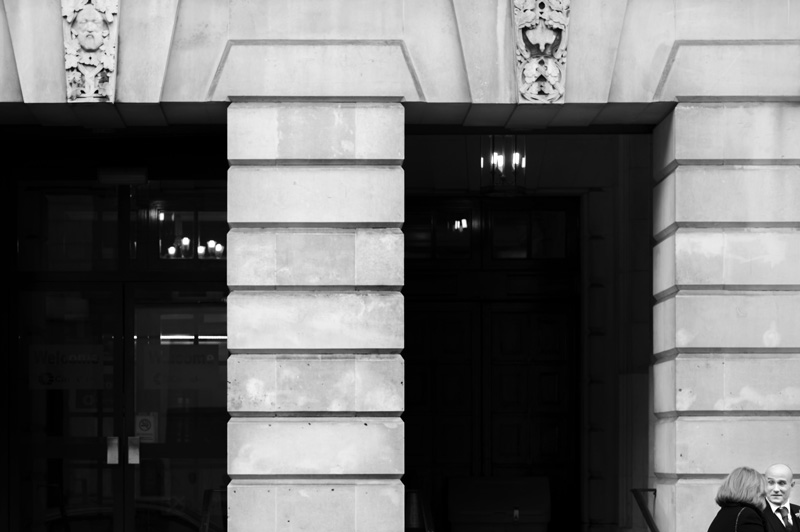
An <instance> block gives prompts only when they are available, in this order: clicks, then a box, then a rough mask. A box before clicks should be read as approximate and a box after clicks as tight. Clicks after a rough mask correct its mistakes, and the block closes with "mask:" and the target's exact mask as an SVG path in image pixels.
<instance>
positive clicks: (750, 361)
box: [654, 353, 800, 413]
mask: <svg viewBox="0 0 800 532" xmlns="http://www.w3.org/2000/svg"><path fill="white" fill-rule="evenodd" d="M666 365H671V366H672V367H673V370H672V372H673V374H672V376H671V381H672V383H671V384H670V378H669V376H668V375H664V374H660V373H658V372H656V373H655V376H656V377H657V380H656V383H655V384H656V391H657V392H658V391H659V390H662V391H663V392H664V395H666V396H667V397H666V399H669V396H671V397H672V403H673V404H672V405H669V404H667V403H666V402H665V401H662V402H660V403H659V402H658V401H657V403H656V412H665V411H669V410H659V409H660V408H669V407H670V406H672V410H677V411H679V412H706V411H719V412H741V411H748V412H749V411H762V412H780V411H784V412H788V411H794V412H798V413H800V382H798V380H797V375H800V355H798V354H763V355H753V354H750V355H743V354H729V353H713V354H697V355H694V354H687V355H680V356H679V357H678V358H677V359H675V360H673V361H671V362H669V363H664V364H656V365H655V366H654V371H655V370H656V368H659V367H661V366H666ZM659 380H660V381H661V382H659ZM670 392H671V393H670ZM659 395H660V394H658V393H657V397H658V396H659Z"/></svg>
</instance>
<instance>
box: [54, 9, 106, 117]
mask: <svg viewBox="0 0 800 532" xmlns="http://www.w3.org/2000/svg"><path fill="white" fill-rule="evenodd" d="M118 12H119V0H61V16H62V18H63V21H64V23H63V27H64V68H65V69H66V71H67V101H69V102H73V103H80V102H110V103H113V102H114V89H115V87H116V79H117V74H116V72H117V35H118V34H117V29H118V28H117V21H118V18H119V17H118V16H117V13H118Z"/></svg>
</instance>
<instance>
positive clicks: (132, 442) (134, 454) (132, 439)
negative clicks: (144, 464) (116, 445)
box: [128, 436, 141, 465]
mask: <svg viewBox="0 0 800 532" xmlns="http://www.w3.org/2000/svg"><path fill="white" fill-rule="evenodd" d="M140 444H141V438H140V437H139V436H128V463H129V464H133V465H138V464H139V446H140Z"/></svg>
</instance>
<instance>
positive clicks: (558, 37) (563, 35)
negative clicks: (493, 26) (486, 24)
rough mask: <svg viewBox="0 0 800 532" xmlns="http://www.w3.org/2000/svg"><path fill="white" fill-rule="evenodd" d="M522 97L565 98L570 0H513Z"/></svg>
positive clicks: (532, 99)
mask: <svg viewBox="0 0 800 532" xmlns="http://www.w3.org/2000/svg"><path fill="white" fill-rule="evenodd" d="M514 20H515V22H516V24H517V79H518V82H519V92H520V94H521V96H522V101H529V102H536V103H563V102H564V74H565V72H566V64H567V29H568V26H569V0H514Z"/></svg>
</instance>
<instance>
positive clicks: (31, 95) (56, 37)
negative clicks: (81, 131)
mask: <svg viewBox="0 0 800 532" xmlns="http://www.w3.org/2000/svg"><path fill="white" fill-rule="evenodd" d="M3 7H5V17H6V20H7V21H8V30H9V34H10V36H11V42H10V44H11V51H13V54H14V58H15V61H14V62H15V63H16V70H17V75H18V76H19V78H18V79H19V87H20V89H21V90H22V101H24V102H25V103H66V101H67V81H66V79H67V77H66V73H65V70H64V32H63V29H62V18H61V4H60V3H59V2H52V1H50V0H4V6H3ZM4 77H5V76H4ZM5 82H6V80H5V79H3V82H0V83H3V84H5Z"/></svg>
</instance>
